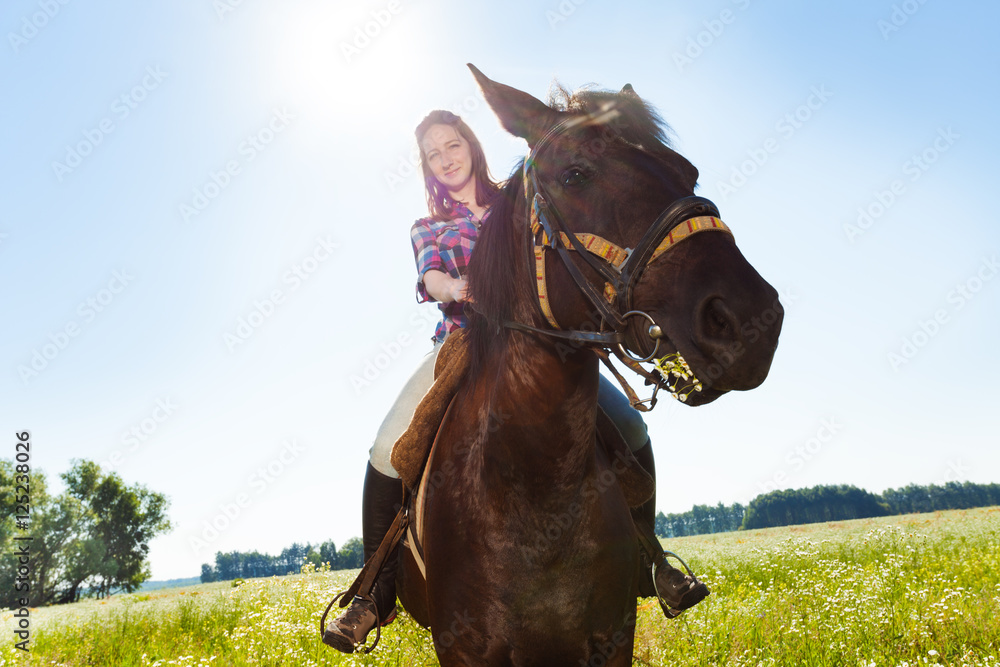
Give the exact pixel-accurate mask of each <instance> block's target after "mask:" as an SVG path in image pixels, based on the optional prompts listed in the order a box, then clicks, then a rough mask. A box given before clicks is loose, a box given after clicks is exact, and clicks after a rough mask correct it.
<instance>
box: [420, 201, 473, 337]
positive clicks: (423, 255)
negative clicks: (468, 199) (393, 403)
mask: <svg viewBox="0 0 1000 667" xmlns="http://www.w3.org/2000/svg"><path fill="white" fill-rule="evenodd" d="M487 217H489V213H488V212H487V213H485V214H484V215H483V219H484V220H485V219H486V218H487ZM479 225H480V221H478V220H476V219H475V216H474V215H473V214H472V211H470V210H469V209H468V208H467V207H466V206H465V205H464V204H457V205H456V206H455V218H453V219H452V220H449V221H448V222H440V221H438V220H434V219H432V218H421V219H420V220H417V221H416V222H415V223H413V227H412V228H411V229H410V241H411V242H412V243H413V258H414V260H415V261H416V263H417V302H418V303H424V302H426V301H435V299H434V297H432V296H431V295H430V294H428V293H427V288H426V286H424V274H425V273H427V272H428V271H430V270H431V269H437V270H438V271H442V272H444V273H447V274H448V275H450V276H451V277H452V278H463V277H464V276H465V270H466V267H467V266H468V265H469V257H470V256H471V255H472V246H474V245H475V244H476V239H477V238H479ZM438 308H440V309H441V313H442V315H443V316H444V317H443V319H442V320H441V321H440V322H439V323H438V325H437V328H436V329H435V330H434V338H435V339H436V340H438V341H443V340H444V337H445V336H446V335H447V334H449V333H451V332H452V331H455V330H456V329H460V328H462V327H464V326H465V325H466V324H468V322H469V320H468V318H467V317H466V316H465V304H463V303H458V302H457V301H452V302H450V303H439V304H438Z"/></svg>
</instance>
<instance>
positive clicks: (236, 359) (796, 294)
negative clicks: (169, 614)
mask: <svg viewBox="0 0 1000 667" xmlns="http://www.w3.org/2000/svg"><path fill="white" fill-rule="evenodd" d="M348 5H349V6H348ZM998 21H1000V5H997V4H995V3H987V2H971V1H965V2H962V1H959V2H951V3H945V2H942V1H941V0H903V1H900V0H864V1H861V0H847V1H844V2H837V3H805V2H790V1H780V0H770V1H769V2H762V1H760V0H711V1H708V2H697V3H695V2H689V3H682V2H675V1H671V2H615V3H612V2H608V1H607V0H561V1H556V0H551V1H549V2H546V1H542V2H527V1H526V0H522V1H518V0H515V1H514V2H508V3H504V4H503V7H502V8H500V5H493V4H490V5H487V4H486V3H472V2H458V1H453V0H441V1H433V0H390V1H382V0H375V1H363V2H352V3H339V2H338V3H330V2H319V1H318V0H284V1H282V2H280V3H279V2H266V1H265V0H197V1H192V0H184V1H180V0H172V1H171V2H164V1H153V2H143V3H83V2H72V1H70V0H9V1H7V2H4V3H3V7H2V9H0V32H2V34H3V35H4V36H5V38H4V42H5V43H4V44H2V45H0V81H2V91H3V103H2V104H0V120H2V122H0V127H2V128H3V131H2V132H0V155H2V156H3V160H2V165H0V170H2V177H0V206H2V208H0V210H2V214H0V313H2V315H0V316H2V317H3V318H4V324H3V326H2V327H0V331H2V334H0V361H2V363H0V425H2V427H3V432H4V433H5V434H6V442H7V444H6V445H5V446H6V447H7V450H6V451H2V450H0V456H3V457H5V458H12V457H13V456H14V451H15V450H14V445H15V438H14V435H13V434H14V433H16V432H20V431H25V430H27V431H30V433H31V438H32V452H31V455H32V466H33V468H34V469H36V470H43V471H44V472H45V474H46V475H47V478H48V479H49V483H50V487H51V490H52V491H54V492H58V491H59V489H60V483H59V480H58V475H59V474H60V473H62V472H64V471H66V470H67V469H68V468H69V467H70V465H71V460H73V459H91V460H94V461H97V462H99V463H101V464H102V466H103V467H104V469H105V470H107V471H112V470H113V471H115V472H117V473H118V474H119V475H121V477H122V478H123V479H124V480H125V481H126V482H127V483H129V484H142V485H144V486H146V487H148V488H149V489H152V490H154V491H157V492H161V493H164V494H166V495H167V496H168V497H169V498H170V502H171V505H170V510H169V517H170V519H171V521H172V523H173V529H172V530H171V531H170V532H169V533H167V534H165V535H162V536H160V537H157V538H156V539H154V540H153V541H152V543H151V550H150V562H151V568H152V576H153V578H154V579H168V578H179V577H190V576H197V575H198V574H199V573H200V568H201V565H202V564H203V563H213V562H214V555H215V553H216V552H217V551H224V552H225V551H233V550H239V551H251V550H258V551H261V552H268V553H272V554H276V553H278V552H280V550H281V549H282V548H284V547H286V546H288V545H290V544H291V543H293V542H300V543H305V542H311V543H313V544H317V543H319V542H322V541H325V540H329V539H332V540H334V542H335V543H336V544H337V545H341V544H343V542H345V541H346V540H347V539H349V538H351V537H354V536H358V535H360V534H361V520H360V515H361V488H362V482H363V477H364V470H365V464H366V461H367V456H368V448H369V447H370V445H371V442H372V439H373V437H374V435H375V432H376V430H377V429H378V426H379V424H380V422H381V420H382V417H383V416H384V415H385V413H386V412H387V410H388V408H389V406H390V405H391V404H392V401H393V399H394V398H395V396H396V394H397V392H398V391H399V389H400V387H401V386H402V385H403V383H404V382H405V381H406V379H407V378H408V377H409V375H410V373H411V372H412V371H413V370H414V369H415V368H416V366H417V364H418V363H419V361H420V359H421V357H422V356H423V355H424V354H425V353H426V352H427V351H428V350H429V349H430V336H431V334H432V331H433V325H434V322H435V321H436V319H437V317H438V313H437V310H436V308H435V307H434V306H431V305H426V304H424V305H420V304H418V303H417V302H416V299H415V290H414V284H415V278H416V275H415V270H414V264H413V256H412V251H411V248H410V245H409V239H408V230H409V227H410V225H411V224H412V222H413V221H414V220H415V219H417V218H419V217H422V216H424V215H426V203H425V200H424V195H423V190H422V183H421V179H420V178H419V176H417V175H416V174H417V171H418V170H417V168H416V167H415V166H414V155H415V153H414V150H415V141H414V137H413V129H414V127H415V126H416V124H417V123H418V122H419V121H420V119H421V118H423V116H424V115H425V114H426V113H427V112H428V111H430V110H431V109H434V108H446V109H450V110H452V111H455V112H457V113H459V114H460V115H462V116H463V118H464V119H466V121H467V122H468V123H469V124H470V126H471V127H472V128H473V130H474V131H475V132H476V133H477V134H478V136H479V137H480V139H481V140H482V143H483V145H484V148H485V151H486V155H487V157H488V159H489V161H490V165H491V169H492V171H493V174H494V175H495V176H497V177H500V178H502V177H506V176H507V175H508V174H509V173H510V170H511V168H512V166H513V165H514V164H515V162H516V161H517V160H518V159H519V158H520V157H523V155H524V153H525V150H526V147H525V144H524V142H523V141H522V140H519V139H515V138H513V137H510V136H508V135H507V134H506V133H505V132H504V131H503V130H502V128H501V127H500V126H499V123H498V122H497V120H496V117H495V116H494V114H493V113H492V111H491V110H490V109H489V107H488V106H487V105H486V104H485V102H484V101H483V99H482V97H481V95H480V93H479V90H478V88H477V86H476V85H475V82H474V80H473V78H472V76H471V74H470V73H469V71H468V69H467V68H466V66H465V64H466V63H467V62H471V63H474V64H475V65H476V66H478V67H479V68H480V69H481V70H482V71H483V72H484V73H485V74H486V75H487V76H489V77H491V78H492V79H494V80H497V81H500V82H502V83H506V84H508V85H511V86H514V87H516V88H519V89H521V90H525V91H527V92H529V93H531V94H532V95H535V96H536V97H538V98H540V99H545V97H546V95H547V94H548V91H549V88H550V86H551V85H552V84H553V83H554V82H559V83H561V84H562V85H564V86H566V87H568V88H571V89H573V88H578V87H581V86H585V85H596V86H597V87H599V88H607V89H612V90H618V89H620V88H621V87H622V86H623V85H624V84H626V83H631V84H632V85H633V87H634V88H635V90H636V91H637V92H638V94H639V95H641V96H643V97H644V98H645V99H646V100H647V101H649V102H650V103H651V104H653V105H654V106H655V107H656V108H657V109H658V110H659V111H660V113H661V114H662V116H663V117H664V118H665V119H666V120H667V122H668V123H669V124H670V126H671V128H672V136H673V138H674V143H675V146H676V148H677V149H678V150H679V151H680V152H681V153H682V154H684V155H685V156H686V157H688V159H690V160H691V161H692V162H693V163H694V164H695V165H696V166H697V167H698V168H699V170H700V173H701V178H700V181H699V183H700V187H699V189H698V190H697V193H698V194H700V195H702V196H705V197H709V198H711V199H713V200H714V201H715V202H716V204H717V205H718V206H719V208H720V210H721V212H722V217H723V219H724V220H725V221H726V223H727V224H728V225H729V226H730V227H731V228H732V230H733V232H734V234H735V238H736V241H737V244H738V245H739V247H740V248H741V250H742V251H743V253H744V255H745V256H746V257H747V258H748V259H749V261H750V262H751V263H752V264H753V265H754V266H755V267H756V268H757V270H758V271H759V272H760V273H761V274H762V275H763V276H764V277H765V278H766V279H767V280H768V281H769V282H770V283H771V284H772V285H774V286H775V288H776V289H777V290H778V291H779V292H780V293H781V295H782V303H783V304H784V307H785V309H786V317H785V322H784V327H783V330H782V333H781V338H780V342H779V346H778V350H777V353H776V355H775V358H774V363H773V365H772V368H771V372H770V376H769V377H768V379H767V380H766V381H765V383H764V384H763V385H762V386H760V387H759V388H757V389H755V390H753V391H750V392H739V393H732V394H728V395H726V396H724V397H722V398H721V399H719V400H718V401H716V402H714V403H712V404H709V405H706V406H703V407H698V408H689V407H684V406H681V405H679V404H677V403H676V402H672V401H668V400H664V401H661V402H660V404H659V405H658V406H657V408H656V409H655V410H654V411H653V412H652V413H649V414H648V415H647V424H648V427H649V431H650V435H651V439H652V442H653V446H654V450H655V452H656V457H657V470H658V473H659V476H658V509H659V510H661V511H664V512H681V511H686V510H688V509H690V508H691V506H692V505H694V504H711V505H714V504H716V503H719V502H723V503H726V504H729V503H733V502H743V503H746V502H748V501H749V500H750V499H752V498H753V497H754V496H755V495H757V494H759V493H761V492H763V491H769V490H772V489H776V488H801V487H808V486H814V485H817V484H854V485H857V486H860V487H862V488H866V489H868V490H870V491H874V492H879V491H882V490H885V489H887V488H898V487H900V486H905V485H907V484H910V483H916V484H930V483H944V482H947V481H966V480H968V481H973V482H984V483H986V482H998V481H1000V446H998V444H1000V442H998V439H1000V438H998V426H1000V423H998V419H997V417H996V408H995V404H996V400H997V398H998V390H997V387H996V378H997V377H998V376H1000V355H998V354H997V350H996V341H997V334H996V332H997V330H998V328H1000V308H998V306H1000V277H998V271H1000V265H998V257H1000V231H998V225H997V214H996V206H995V202H994V201H993V196H994V194H995V180H996V175H997V170H996V167H995V162H994V160H995V156H996V155H998V154H1000V132H998V131H997V129H996V128H997V124H996V119H995V116H996V114H995V109H996V106H997V102H998V101H1000V95H998V89H997V86H998V84H997V77H996V73H997V71H1000V47H998V46H997V45H996V40H995V39H994V37H995V35H994V34H993V33H994V30H995V26H996V25H997V23H998ZM639 384H641V383H639Z"/></svg>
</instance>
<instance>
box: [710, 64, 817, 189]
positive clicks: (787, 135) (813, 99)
mask: <svg viewBox="0 0 1000 667" xmlns="http://www.w3.org/2000/svg"><path fill="white" fill-rule="evenodd" d="M831 97H833V92H832V91H830V90H828V89H827V87H826V84H820V85H818V86H812V87H811V88H810V89H809V95H808V96H807V97H806V99H805V101H803V102H802V104H800V105H799V106H797V107H795V109H793V110H792V111H789V112H788V113H786V114H785V115H784V116H782V117H781V118H779V119H778V120H777V122H775V124H774V131H775V132H777V133H778V135H777V136H776V137H775V136H772V137H768V138H767V139H765V140H764V142H763V143H762V144H761V145H760V147H758V148H751V149H748V150H747V159H746V160H744V161H743V162H741V163H740V164H739V165H738V166H735V167H733V168H732V171H731V172H730V174H729V180H727V181H719V182H717V183H716V188H717V189H718V191H719V194H720V195H721V196H722V201H726V200H727V199H729V196H730V195H732V194H735V193H736V192H737V191H738V190H739V189H740V188H742V187H743V186H744V185H746V184H747V182H748V181H749V180H750V179H751V178H752V177H753V176H754V175H755V174H756V173H757V172H758V171H760V169H761V167H763V166H764V165H765V164H767V162H768V161H769V160H770V159H771V156H773V155H774V154H775V153H777V152H778V150H779V149H780V148H781V142H782V140H784V141H787V140H789V139H791V138H792V137H793V136H795V133H796V132H798V131H799V130H801V129H802V128H803V126H805V124H806V123H808V122H809V121H810V120H811V119H812V118H813V117H814V116H815V115H816V112H817V111H819V110H820V109H822V108H823V105H824V104H826V103H827V101H828V100H829V99H830V98H831Z"/></svg>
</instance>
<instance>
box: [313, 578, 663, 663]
mask: <svg viewBox="0 0 1000 667" xmlns="http://www.w3.org/2000/svg"><path fill="white" fill-rule="evenodd" d="M655 583H656V582H654V586H655ZM345 593H347V591H341V592H339V593H337V595H335V596H334V598H333V599H332V600H330V604H328V605H326V609H325V610H324V611H323V616H322V617H321V618H320V619H319V636H320V640H322V638H323V636H324V635H325V634H326V616H327V614H329V613H330V610H331V609H333V605H334V604H335V603H336V602H337V600H339V599H340V598H342V597H344V594H345ZM355 597H359V598H361V599H362V600H364V601H366V602H371V603H372V609H374V610H375V641H373V642H372V644H371V646H367V645H366V644H359V645H357V648H355V650H354V652H355V653H365V654H367V653H371V652H372V651H374V650H375V647H376V646H378V640H379V639H380V638H381V637H382V617H381V616H380V615H379V613H378V603H377V602H375V598H373V597H372V596H371V595H368V594H365V593H355ZM369 632H371V631H370V630H369Z"/></svg>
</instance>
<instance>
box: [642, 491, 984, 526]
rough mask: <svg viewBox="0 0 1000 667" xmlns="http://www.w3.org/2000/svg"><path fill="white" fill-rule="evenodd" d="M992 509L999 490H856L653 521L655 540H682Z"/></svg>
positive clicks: (763, 500)
mask: <svg viewBox="0 0 1000 667" xmlns="http://www.w3.org/2000/svg"><path fill="white" fill-rule="evenodd" d="M992 505H1000V484H973V483H972V482H965V483H961V484H960V483H958V482H948V483H947V484H945V485H944V486H938V485H936V484H931V485H929V486H918V485H916V484H910V485H909V486H907V487H904V488H902V489H889V490H887V491H886V492H885V493H882V494H876V493H870V492H868V491H865V490H864V489H859V488H858V487H856V486H845V485H840V486H814V487H812V488H809V489H788V490H784V491H771V492H770V493H765V494H762V495H759V496H757V497H756V498H754V499H753V500H751V501H750V504H749V505H748V506H746V507H744V506H743V505H741V504H740V503H734V504H732V505H723V504H722V503H719V504H718V505H716V506H715V507H711V506H709V505H695V506H694V507H693V508H692V509H691V511H689V512H684V513H682V514H664V513H663V512H660V513H659V514H657V515H656V534H657V535H659V536H660V537H683V536H685V535H703V534H705V533H723V532H727V531H731V530H749V529H753V528H769V527H773V526H791V525H796V524H802V523H818V522H821V521H844V520H848V519H865V518H868V517H875V516H893V515H897V514H910V513H917V512H934V511H937V510H953V509H970V508H973V507H990V506H992Z"/></svg>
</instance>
